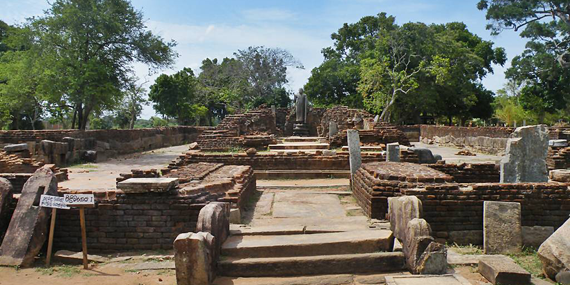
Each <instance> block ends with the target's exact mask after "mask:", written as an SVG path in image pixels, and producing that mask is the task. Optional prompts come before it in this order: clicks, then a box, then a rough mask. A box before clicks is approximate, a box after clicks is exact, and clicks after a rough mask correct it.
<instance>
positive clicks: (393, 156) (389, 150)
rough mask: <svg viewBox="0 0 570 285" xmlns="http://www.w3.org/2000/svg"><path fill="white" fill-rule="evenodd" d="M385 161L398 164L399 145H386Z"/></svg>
mask: <svg viewBox="0 0 570 285" xmlns="http://www.w3.org/2000/svg"><path fill="white" fill-rule="evenodd" d="M386 161H392V162H400V144H398V143H389V144H386Z"/></svg>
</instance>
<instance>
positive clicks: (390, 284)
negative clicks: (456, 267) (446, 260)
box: [386, 274, 471, 285]
mask: <svg viewBox="0 0 570 285" xmlns="http://www.w3.org/2000/svg"><path fill="white" fill-rule="evenodd" d="M418 284H422V285H471V283H470V282H469V281H467V279H465V278H463V277H462V276H461V275H458V274H453V275H444V276H417V275H414V276H410V275H403V276H387V277H386V285H418Z"/></svg>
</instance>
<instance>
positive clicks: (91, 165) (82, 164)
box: [67, 163, 99, 169]
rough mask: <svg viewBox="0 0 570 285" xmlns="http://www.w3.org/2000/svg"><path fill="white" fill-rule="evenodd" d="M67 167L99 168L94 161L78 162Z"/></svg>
mask: <svg viewBox="0 0 570 285" xmlns="http://www.w3.org/2000/svg"><path fill="white" fill-rule="evenodd" d="M67 168H82V169H97V168H99V166H98V165H97V164H94V163H78V164H72V165H70V166H68V167H67Z"/></svg>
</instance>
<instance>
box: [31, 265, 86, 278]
mask: <svg viewBox="0 0 570 285" xmlns="http://www.w3.org/2000/svg"><path fill="white" fill-rule="evenodd" d="M36 272H38V273H40V274H42V275H56V276H58V277H67V278H70V277H73V276H75V275H77V274H80V273H81V269H80V268H79V267H78V266H74V265H58V266H53V267H38V268H36Z"/></svg>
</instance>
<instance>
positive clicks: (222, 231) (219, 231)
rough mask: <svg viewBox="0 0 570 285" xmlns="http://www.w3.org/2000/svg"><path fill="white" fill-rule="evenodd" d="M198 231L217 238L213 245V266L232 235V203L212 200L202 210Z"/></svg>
mask: <svg viewBox="0 0 570 285" xmlns="http://www.w3.org/2000/svg"><path fill="white" fill-rule="evenodd" d="M196 231H197V232H205V233H210V234H212V235H213V236H214V237H215V238H216V239H215V242H214V244H213V245H212V248H211V252H212V259H211V262H212V268H215V264H216V262H217V260H218V257H219V254H220V251H221V248H222V244H223V243H224V242H225V241H226V239H227V238H228V236H229V235H230V204H229V203H223V202H211V203H209V204H208V205H206V206H204V208H202V210H200V214H199V215H198V221H197V222H196Z"/></svg>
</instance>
